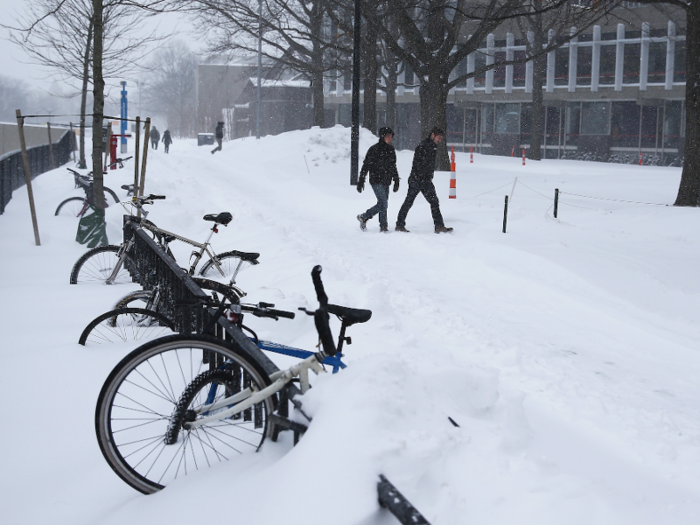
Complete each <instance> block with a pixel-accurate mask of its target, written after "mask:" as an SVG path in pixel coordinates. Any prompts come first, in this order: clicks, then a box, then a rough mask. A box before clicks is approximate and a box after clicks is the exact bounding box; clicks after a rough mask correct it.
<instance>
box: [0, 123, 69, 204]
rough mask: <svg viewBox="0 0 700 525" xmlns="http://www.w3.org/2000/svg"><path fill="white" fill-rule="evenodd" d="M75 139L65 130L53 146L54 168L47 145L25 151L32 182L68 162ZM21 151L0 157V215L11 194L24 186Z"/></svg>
mask: <svg viewBox="0 0 700 525" xmlns="http://www.w3.org/2000/svg"><path fill="white" fill-rule="evenodd" d="M74 143H75V138H74V137H71V132H70V131H68V130H66V131H65V132H64V133H63V135H62V136H61V138H60V139H59V140H58V141H57V142H55V143H54V144H53V145H52V146H53V158H54V163H55V166H51V152H50V149H49V145H48V144H44V145H42V146H34V147H32V148H28V149H27V159H28V161H29V173H30V175H31V178H32V180H33V179H34V178H35V177H36V176H37V175H41V174H42V173H44V172H46V171H49V170H51V169H54V167H58V166H62V165H63V164H65V163H67V162H68V161H69V160H70V155H71V153H72V152H73V144H74ZM26 182H27V181H26V179H25V178H24V164H22V151H21V150H16V151H11V152H10V153H6V154H5V155H2V156H0V214H3V213H5V206H7V203H8V202H10V199H12V192H13V191H14V190H16V189H17V188H21V187H22V186H24V185H25V184H26Z"/></svg>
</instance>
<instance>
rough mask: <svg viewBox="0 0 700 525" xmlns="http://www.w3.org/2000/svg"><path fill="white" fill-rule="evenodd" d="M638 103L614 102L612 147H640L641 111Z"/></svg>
mask: <svg viewBox="0 0 700 525" xmlns="http://www.w3.org/2000/svg"><path fill="white" fill-rule="evenodd" d="M639 109H640V107H639V106H638V105H637V103H636V102H613V104H612V118H611V121H612V126H611V127H612V131H611V132H610V134H611V136H612V146H616V147H624V148H635V147H638V146H639V113H640V111H639Z"/></svg>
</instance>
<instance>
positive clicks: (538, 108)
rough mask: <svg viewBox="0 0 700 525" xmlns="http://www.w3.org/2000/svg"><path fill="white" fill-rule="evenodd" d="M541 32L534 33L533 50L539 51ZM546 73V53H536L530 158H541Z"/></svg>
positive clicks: (541, 41)
mask: <svg viewBox="0 0 700 525" xmlns="http://www.w3.org/2000/svg"><path fill="white" fill-rule="evenodd" d="M543 43H544V41H543V39H542V33H541V32H537V33H535V42H534V51H535V52H537V51H541V50H542V45H543ZM546 73H547V55H542V54H540V55H538V56H537V58H535V60H534V61H533V65H532V124H531V126H530V156H529V158H530V160H542V107H543V105H544V79H545V76H546Z"/></svg>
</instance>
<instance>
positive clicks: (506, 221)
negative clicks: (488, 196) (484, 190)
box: [503, 195, 508, 233]
mask: <svg viewBox="0 0 700 525" xmlns="http://www.w3.org/2000/svg"><path fill="white" fill-rule="evenodd" d="M507 224H508V195H506V204H505V206H504V208H503V233H506V225H507Z"/></svg>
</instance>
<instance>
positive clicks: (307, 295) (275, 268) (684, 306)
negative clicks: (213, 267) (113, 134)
mask: <svg viewBox="0 0 700 525" xmlns="http://www.w3.org/2000/svg"><path fill="white" fill-rule="evenodd" d="M349 135H350V134H349V130H348V129H347V128H341V127H336V128H333V129H329V130H320V129H317V128H316V129H312V130H308V131H299V132H293V133H287V134H283V135H280V136H276V137H266V138H263V139H261V140H255V139H254V138H248V139H239V140H236V141H231V142H226V143H225V144H224V148H223V151H221V152H220V153H217V154H216V155H211V154H210V153H209V150H210V148H211V147H197V146H196V142H195V141H181V140H176V142H175V143H174V144H173V145H172V146H171V149H170V154H168V155H166V154H165V153H164V152H163V151H162V146H161V149H159V150H158V151H152V150H151V151H150V152H149V162H148V170H147V182H146V190H147V192H153V193H162V194H165V195H167V200H165V201H159V202H157V203H156V204H155V205H153V206H152V207H151V215H150V217H149V218H151V219H152V220H153V221H154V222H156V223H157V224H159V225H160V226H162V227H164V228H167V229H170V230H172V231H176V232H178V233H182V234H184V235H187V236H189V237H191V238H196V239H203V238H204V237H205V235H206V232H207V223H205V222H203V221H202V220H201V217H202V216H203V215H204V214H206V213H218V212H221V211H230V212H231V213H232V214H233V216H234V220H233V222H232V223H231V224H230V225H229V227H228V228H222V229H221V230H222V232H221V233H220V234H219V235H218V236H217V237H216V239H215V240H214V243H215V244H214V246H215V248H216V249H217V250H218V251H224V250H228V249H237V250H241V251H255V252H260V253H261V256H260V261H261V264H260V265H258V266H255V267H252V268H249V269H247V270H246V271H245V272H244V273H243V274H241V276H240V277H239V280H238V283H239V284H240V286H241V287H242V288H243V289H244V290H246V291H247V292H248V299H250V300H251V301H256V302H257V301H268V302H273V303H275V304H276V305H277V307H279V308H283V309H288V310H296V308H297V307H299V306H310V307H315V305H316V300H315V294H314V291H313V286H312V283H311V279H310V275H309V274H310V271H311V268H312V267H313V266H314V265H315V264H321V265H322V266H323V279H324V282H325V285H326V290H327V292H328V295H329V297H330V300H331V302H333V303H336V304H342V305H347V306H352V307H357V308H369V309H371V310H372V311H373V312H374V314H373V317H372V319H371V320H370V321H369V322H368V323H366V324H362V325H357V326H353V327H352V328H351V329H350V330H349V333H348V335H350V336H352V339H353V345H352V346H350V347H348V348H347V352H346V353H347V357H346V359H345V361H346V362H347V363H348V365H349V366H348V368H347V369H346V370H344V371H343V372H342V373H340V374H336V375H330V374H328V375H325V376H322V377H319V378H316V380H315V387H314V388H313V389H312V390H311V391H310V392H309V393H308V394H307V395H306V396H305V397H306V399H305V406H306V407H307V410H308V411H309V412H311V413H312V414H313V415H314V421H313V423H312V424H311V427H310V429H309V431H308V432H307V434H306V435H305V436H304V437H303V439H302V440H301V441H300V443H299V444H298V445H297V446H296V447H292V444H291V443H290V440H289V439H284V440H282V441H281V442H279V443H267V444H266V445H265V446H264V447H263V449H262V450H261V451H260V452H259V453H257V454H251V455H247V456H244V457H239V458H236V459H235V460H233V461H230V462H229V463H226V464H223V465H219V466H216V467H214V468H211V469H205V470H201V471H199V472H197V473H195V474H194V475H190V476H187V477H185V478H182V479H178V480H177V481H176V482H175V483H173V484H172V485H170V486H168V487H167V488H166V489H165V490H163V491H161V492H159V493H157V494H155V495H152V496H143V495H141V494H139V493H137V492H136V491H134V490H133V489H131V488H130V487H128V486H127V485H126V484H124V483H123V482H122V481H121V480H120V479H119V478H118V477H117V476H116V475H115V474H114V473H113V472H112V471H111V469H110V468H109V467H108V465H107V463H106V462H105V461H104V460H103V458H102V456H101V454H100V451H99V448H98V445H97V442H96V439H95V432H94V422H93V420H94V408H95V403H96V400H97V395H98V393H99V390H100V388H101V386H102V383H103V382H104V380H105V378H106V377H107V375H108V374H109V372H110V370H111V369H112V368H113V367H114V365H115V364H116V363H117V362H118V361H119V360H120V359H121V358H122V357H123V356H124V355H125V354H126V353H127V352H128V351H130V349H131V348H133V347H135V346H136V345H111V346H105V345H93V346H87V347H82V346H80V345H78V344H77V339H78V336H79V334H80V332H81V331H82V329H83V328H84V326H85V325H86V324H87V323H88V322H89V321H90V320H91V319H92V318H94V317H96V316H97V315H98V314H100V313H102V312H104V311H107V310H108V309H110V308H111V305H112V304H113V302H114V301H115V300H116V299H118V298H119V297H121V296H122V295H124V293H125V292H126V291H127V290H129V289H131V288H135V285H133V286H132V285H122V286H115V287H106V286H99V285H96V286H71V285H69V284H68V277H69V274H70V269H71V266H72V265H73V263H74V261H75V260H76V259H77V258H78V257H79V256H80V255H81V253H83V252H84V250H85V248H84V247H82V246H80V245H78V244H77V243H76V242H74V238H75V233H76V229H77V219H74V218H68V217H54V216H53V212H54V210H55V207H56V205H57V204H58V203H59V202H60V201H61V200H62V199H63V198H65V197H67V196H70V195H73V194H77V193H76V192H77V191H78V190H74V189H73V179H72V176H71V175H70V174H69V173H68V172H67V171H66V170H65V169H64V168H59V169H57V170H54V171H52V172H49V173H46V174H44V175H41V176H40V177H38V178H37V179H36V180H35V181H34V184H33V188H34V196H35V199H36V204H37V210H38V222H39V230H40V234H41V243H42V245H41V247H36V246H35V245H34V238H33V233H32V227H31V221H30V216H29V206H28V204H27V193H26V189H20V190H18V191H16V192H15V193H14V197H13V199H12V201H11V202H10V204H9V205H8V207H7V210H6V212H5V214H4V215H2V216H0V238H1V239H2V253H3V255H2V257H1V258H0V275H2V277H0V294H1V295H0V298H1V300H2V302H1V303H0V304H1V306H0V311H1V313H2V315H0V330H1V333H2V361H1V362H2V367H1V368H0V396H1V398H2V399H3V400H4V403H3V405H2V408H1V409H0V410H1V413H2V419H3V420H4V421H5V429H4V432H2V434H1V436H2V437H0V450H2V462H1V464H2V468H0V516H2V522H3V523H7V524H41V525H43V524H49V523H50V524H52V525H63V524H65V525H78V524H90V525H96V524H100V525H102V524H120V525H123V524H126V523H128V524H130V525H137V524H148V525H152V524H154V523H192V522H197V523H205V522H210V521H212V520H215V521H216V522H219V523H228V522H231V523H245V524H247V525H253V524H271V523H276V522H278V521H277V520H284V522H285V523H294V524H297V523H298V524H302V523H304V524H305V525H314V524H318V525H329V524H334V525H341V524H348V525H350V524H353V525H369V524H380V525H383V524H387V525H388V524H392V523H397V522H396V520H395V518H394V517H393V516H391V515H390V514H388V513H387V512H386V511H385V510H381V509H380V508H379V507H378V505H377V497H376V482H377V478H378V475H379V474H380V473H383V474H385V475H386V476H387V477H388V478H389V479H390V480H391V481H392V482H393V483H394V484H395V485H396V486H397V487H398V488H399V489H400V490H401V491H402V492H403V493H404V494H405V495H406V496H407V497H408V499H409V500H410V501H411V502H412V503H413V504H414V505H415V506H416V507H417V508H418V509H419V510H420V511H421V512H422V513H423V514H424V515H425V517H426V518H427V519H428V520H429V521H430V522H431V523H432V524H433V525H435V524H462V523H464V524H467V523H469V524H488V525H495V524H508V525H513V524H538V525H547V524H552V525H562V524H566V525H576V524H595V525H602V524H634V525H644V524H654V525H658V524H662V523H663V524H697V523H700V488H699V487H700V483H699V482H700V402H699V400H700V381H698V377H700V354H699V350H698V341H699V340H700V272H698V261H700V228H699V227H698V219H699V215H698V213H700V212H699V211H698V209H688V208H674V207H672V206H660V205H663V204H671V203H672V202H673V201H674V198H675V195H676V192H677V189H678V183H679V177H680V170H679V169H677V168H657V167H639V166H621V165H610V164H598V163H583V162H575V161H543V162H529V161H528V163H527V165H526V166H522V161H521V159H519V158H504V157H488V156H480V155H475V156H474V157H475V158H474V163H473V164H470V163H469V155H468V154H461V153H457V158H456V163H457V198H456V199H454V200H451V199H448V191H449V174H448V173H444V172H441V173H436V176H435V185H436V187H437V189H438V194H439V196H440V199H441V208H442V212H443V215H444V216H445V222H446V224H447V225H448V226H452V227H454V229H455V231H454V233H453V234H449V235H444V234H443V235H435V234H434V233H433V231H432V229H433V226H432V222H431V219H430V213H429V208H428V205H427V203H426V202H425V200H424V199H423V197H422V196H419V197H418V199H417V200H416V204H415V205H414V207H413V209H412V210H411V212H410V213H409V215H408V221H407V227H408V229H409V230H411V233H409V234H402V233H396V232H393V231H392V232H391V233H389V234H380V233H379V231H378V230H379V226H378V223H377V219H376V218H375V219H373V221H371V222H370V223H369V231H368V232H366V233H363V232H361V231H360V230H359V228H358V224H357V220H356V219H355V216H356V215H357V214H358V213H360V212H362V211H364V210H365V209H366V208H368V207H369V206H371V205H372V204H373V203H374V198H373V197H374V196H373V194H372V192H371V189H370V188H369V187H368V188H367V190H366V191H365V192H364V193H362V194H361V195H358V193H357V192H356V191H355V188H354V187H352V186H350V185H349V179H350V169H349V142H350V140H349ZM375 140H376V138H374V137H373V136H372V135H371V134H370V133H368V132H365V131H363V135H362V137H361V144H360V151H361V152H362V153H363V154H364V152H365V151H366V150H367V148H368V147H369V146H370V145H371V144H372V143H373V142H374V141H375ZM130 147H131V146H130ZM411 159H412V152H411V151H401V152H398V162H399V172H400V174H401V176H402V178H403V180H402V186H401V189H400V191H399V192H398V193H396V194H394V193H392V194H391V196H390V203H389V216H390V225H391V226H392V228H391V229H392V230H393V223H394V221H395V217H396V213H397V212H398V209H399V206H400V204H401V202H402V199H403V197H404V196H405V194H406V188H407V184H406V183H407V178H408V174H409V170H410V165H411ZM516 177H517V183H516V184H515V185H514V184H513V183H514V182H515V179H516ZM132 178H133V164H132V163H131V161H130V162H129V163H128V169H124V170H119V171H110V173H109V174H108V175H107V176H106V181H107V184H108V185H110V186H111V187H113V188H115V189H116V188H119V186H120V185H121V184H125V183H128V182H129V181H130V179H132ZM555 188H559V189H560V190H561V191H562V196H561V201H560V203H559V218H558V219H555V218H554V217H553V215H552V211H553V206H552V205H553V197H554V190H555ZM120 194H121V195H124V196H125V192H123V191H121V192H120ZM572 194H576V195H584V196H587V197H596V199H592V198H586V197H580V196H576V195H572ZM505 195H509V196H510V205H509V208H510V210H509V218H508V232H507V233H506V234H504V233H502V231H501V229H502V225H503V203H504V196H505ZM643 203H645V204H643ZM122 214H123V210H122V209H121V208H120V207H119V206H111V207H110V208H109V209H108V210H107V218H108V222H109V224H108V235H109V239H110V242H112V243H118V242H119V240H120V238H121V230H120V226H121V220H122V219H121V215H122ZM188 254H189V250H188V249H187V248H186V247H184V248H182V251H181V252H177V251H176V255H182V257H183V258H184V259H185V260H186V258H187V256H188ZM250 324H251V325H252V327H253V328H254V329H255V330H256V331H257V332H258V333H259V334H260V335H261V336H262V337H264V338H266V339H272V340H276V341H279V342H283V343H287V344H291V345H294V346H300V347H303V348H311V347H312V345H313V344H314V343H315V340H316V334H315V331H314V328H313V321H312V320H311V318H308V317H306V316H297V318H296V319H295V320H293V321H289V320H281V321H279V322H274V321H271V320H265V319H252V320H251V321H250ZM333 328H334V329H336V330H337V325H333ZM280 362H281V361H280ZM448 417H450V418H452V419H453V420H454V421H455V422H457V423H458V424H459V427H455V426H453V425H452V424H451V423H450V421H449V419H448Z"/></svg>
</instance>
